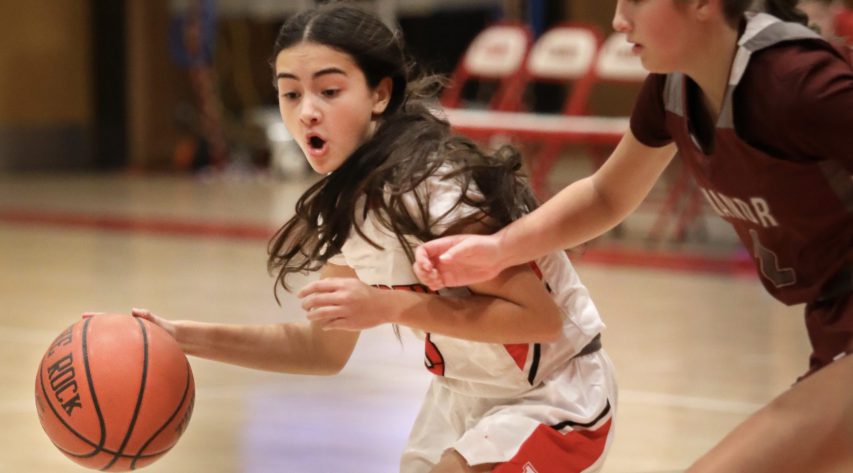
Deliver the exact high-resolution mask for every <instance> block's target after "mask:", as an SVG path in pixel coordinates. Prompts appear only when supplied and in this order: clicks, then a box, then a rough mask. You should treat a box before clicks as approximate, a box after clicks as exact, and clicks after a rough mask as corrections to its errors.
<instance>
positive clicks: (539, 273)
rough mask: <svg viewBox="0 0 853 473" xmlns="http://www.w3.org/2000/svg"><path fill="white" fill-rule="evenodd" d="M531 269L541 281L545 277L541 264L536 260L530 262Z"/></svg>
mask: <svg viewBox="0 0 853 473" xmlns="http://www.w3.org/2000/svg"><path fill="white" fill-rule="evenodd" d="M530 269H532V270H533V272H534V273H536V277H537V278H539V280H540V281H541V280H542V279H543V275H542V270H541V269H539V265H538V264H536V262H535V261H531V262H530Z"/></svg>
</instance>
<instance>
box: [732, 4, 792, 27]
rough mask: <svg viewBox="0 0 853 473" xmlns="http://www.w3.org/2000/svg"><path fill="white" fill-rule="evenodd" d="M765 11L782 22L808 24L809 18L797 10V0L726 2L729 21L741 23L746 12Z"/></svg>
mask: <svg viewBox="0 0 853 473" xmlns="http://www.w3.org/2000/svg"><path fill="white" fill-rule="evenodd" d="M747 10H751V11H764V12H767V13H769V14H771V15H773V16H775V17H776V18H779V19H780V20H782V21H793V22H795V23H802V24H804V25H805V24H808V16H806V14H805V13H803V12H802V11H800V10H799V9H798V8H797V0H724V1H723V11H724V13H725V15H726V18H728V20H729V21H732V22H739V21H740V19H741V18H742V17H743V14H744V12H746V11H747Z"/></svg>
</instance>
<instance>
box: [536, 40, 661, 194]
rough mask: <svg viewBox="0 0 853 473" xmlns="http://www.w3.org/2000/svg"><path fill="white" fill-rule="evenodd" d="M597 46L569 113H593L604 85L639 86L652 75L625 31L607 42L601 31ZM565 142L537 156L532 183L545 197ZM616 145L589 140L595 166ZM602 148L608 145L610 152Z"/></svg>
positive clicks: (548, 144)
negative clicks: (597, 91)
mask: <svg viewBox="0 0 853 473" xmlns="http://www.w3.org/2000/svg"><path fill="white" fill-rule="evenodd" d="M597 45H598V46H599V47H598V49H597V54H596V55H595V56H594V57H593V62H592V63H591V64H589V65H588V66H589V71H588V72H587V73H586V74H585V75H584V76H583V77H582V78H581V80H579V81H578V84H577V87H576V88H575V90H574V91H573V93H572V95H571V96H570V97H569V99H568V101H567V103H566V105H565V107H564V109H563V113H564V114H566V115H570V116H577V115H589V114H590V112H591V109H590V100H591V96H592V93H593V89H595V88H597V87H599V86H601V85H603V84H610V85H619V84H633V85H636V84H640V83H642V81H643V80H644V79H645V78H646V75H648V71H646V70H645V69H644V68H643V66H642V64H641V63H640V60H639V58H637V57H636V56H635V55H634V54H633V53H632V52H631V45H630V43H628V41H627V40H626V38H625V35H624V34H622V33H612V34H611V35H610V36H608V37H607V39H606V40H604V41H603V42H602V41H601V40H600V34H599V36H598V42H597ZM531 56H532V53H531ZM625 113H626V114H627V113H628V112H627V111H626V112H625ZM565 144H566V141H565V140H561V139H559V138H556V139H551V140H548V141H547V142H546V143H545V146H543V148H542V150H541V151H540V152H539V153H538V154H537V156H536V157H535V163H534V165H533V169H532V171H531V186H532V187H533V189H534V190H535V191H536V192H537V194H539V195H540V196H541V197H543V198H545V197H547V194H548V192H547V190H546V189H545V181H546V178H547V176H548V173H549V172H550V170H551V168H552V167H553V166H554V163H555V162H556V160H557V157H558V156H559V153H560V151H561V150H562V148H563V147H564V146H565ZM615 144H616V142H612V141H606V142H595V143H592V142H591V143H586V147H587V150H588V153H589V154H590V157H591V159H592V161H593V166H594V167H596V168H597V167H598V166H600V165H601V164H602V162H603V161H604V160H605V159H606V157H607V155H609V152H610V150H611V149H612V148H613V146H614V145H615ZM602 147H604V148H606V151H605V150H604V149H603V148H602Z"/></svg>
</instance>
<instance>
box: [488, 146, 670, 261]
mask: <svg viewBox="0 0 853 473" xmlns="http://www.w3.org/2000/svg"><path fill="white" fill-rule="evenodd" d="M675 151H676V149H675V145H674V144H669V145H667V146H662V147H659V148H651V147H648V146H646V145H643V144H642V143H640V142H639V141H637V139H636V138H634V136H633V135H632V134H631V133H630V132H628V133H626V135H625V136H624V137H623V138H622V140H621V141H620V142H619V145H618V146H617V147H616V149H615V150H614V151H613V154H611V156H610V157H609V158H608V159H607V161H606V162H605V163H604V164H603V165H602V166H601V168H599V169H598V170H597V171H596V172H595V174H593V175H591V176H589V177H587V178H584V179H581V180H579V181H576V182H574V183H572V184H571V185H569V186H568V187H566V188H565V189H563V190H562V191H561V192H560V193H559V194H557V195H555V196H554V197H552V198H551V199H550V200H548V201H547V202H545V203H544V204H543V205H542V206H541V207H539V208H538V209H536V211H534V212H532V213H530V214H529V215H526V216H524V217H523V218H521V219H519V220H518V221H516V222H514V223H513V224H511V225H509V226H507V227H505V228H504V229H503V230H501V231H500V232H498V233H497V234H496V237H497V241H498V248H499V251H498V253H499V255H496V256H498V257H500V258H501V260H502V261H503V262H504V263H505V265H515V264H522V263H524V262H527V261H531V260H533V259H536V258H538V257H540V256H543V255H546V254H548V253H551V252H554V251H557V250H563V249H567V248H573V247H575V246H577V245H580V244H581V243H584V242H586V241H588V240H590V239H592V238H595V237H597V236H599V235H601V234H602V233H604V232H606V231H608V230H610V229H611V228H613V227H615V226H616V225H617V224H618V223H619V222H621V221H622V220H623V219H624V218H625V217H627V216H628V214H630V213H631V212H633V211H634V209H636V208H637V206H639V205H640V203H641V202H642V201H643V199H645V197H646V195H648V193H649V191H650V190H651V189H652V187H653V186H654V184H655V182H656V181H657V179H658V177H660V175H661V173H663V171H664V169H666V167H667V165H668V164H669V162H670V161H672V157H673V156H674V155H675Z"/></svg>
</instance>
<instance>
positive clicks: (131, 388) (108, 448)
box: [36, 315, 195, 471]
mask: <svg viewBox="0 0 853 473" xmlns="http://www.w3.org/2000/svg"><path fill="white" fill-rule="evenodd" d="M194 400H195V384H194V382H193V374H192V371H191V369H190V364H189V362H188V361H187V358H186V356H184V353H183V352H182V351H181V349H180V347H178V344H177V343H176V342H175V340H174V339H173V338H172V337H171V336H170V335H169V334H168V333H167V332H166V331H165V330H163V329H162V328H160V327H158V326H156V325H154V324H152V323H150V322H148V321H147V320H143V319H139V318H136V317H132V316H130V315H96V316H93V317H87V318H83V319H81V320H80V321H79V322H77V323H75V324H74V325H72V326H70V327H68V328H67V329H66V330H65V331H64V332H62V333H61V334H60V335H59V336H58V337H57V338H56V340H54V341H53V343H51V345H50V347H49V348H48V349H47V352H46V353H45V355H44V358H42V360H41V365H40V366H39V370H38V375H37V376H36V409H37V410H38V415H39V420H40V421H41V426H42V428H44V431H45V432H47V435H48V437H50V440H51V441H52V442H53V444H54V445H56V447H57V448H58V449H59V450H60V451H61V452H62V453H64V454H65V455H66V456H68V457H69V458H71V459H72V460H74V461H75V462H77V463H79V464H80V465H83V466H85V467H87V468H93V469H98V470H103V471H128V470H132V469H135V468H141V467H143V466H146V465H148V464H150V463H152V462H154V461H155V460H157V459H158V458H160V457H161V456H163V455H164V454H165V453H166V452H168V451H169V450H170V449H171V448H172V447H174V446H175V443H176V442H177V441H178V438H180V436H181V434H182V433H183V432H184V430H185V429H186V427H187V424H188V423H189V420H190V416H191V415H192V409H193V401H194Z"/></svg>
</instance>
